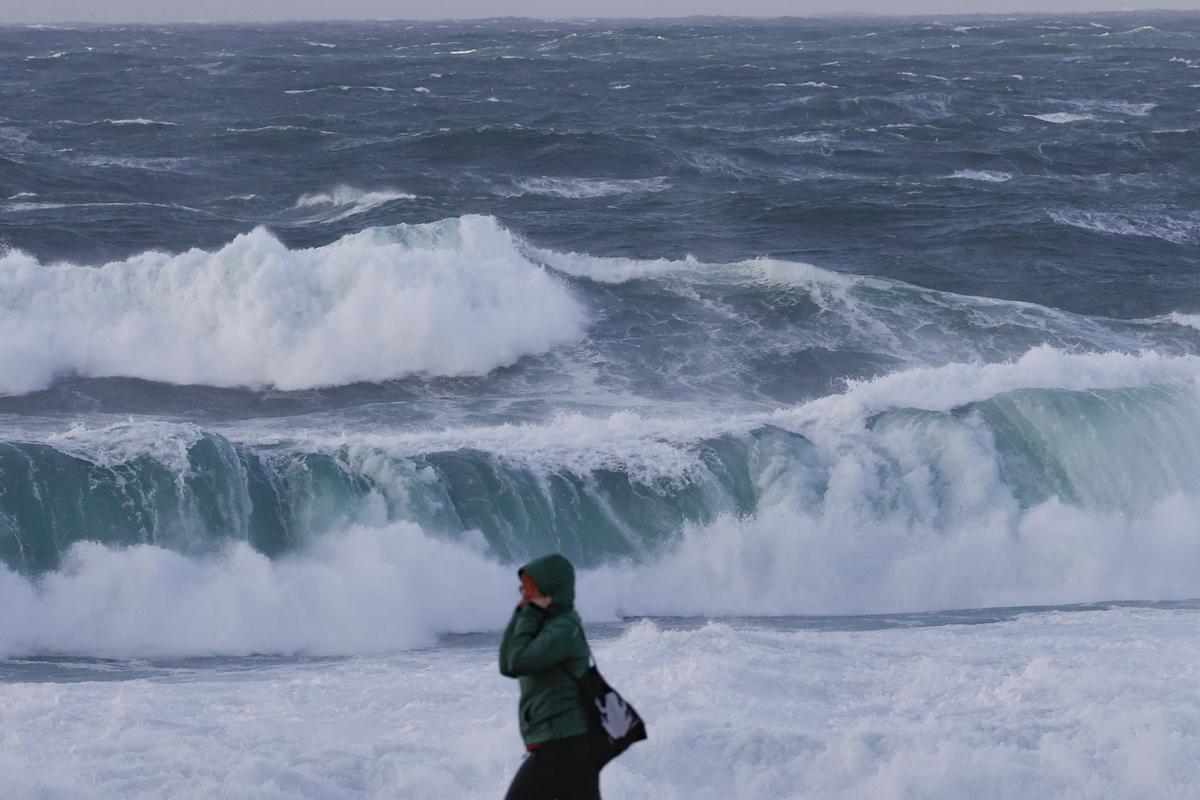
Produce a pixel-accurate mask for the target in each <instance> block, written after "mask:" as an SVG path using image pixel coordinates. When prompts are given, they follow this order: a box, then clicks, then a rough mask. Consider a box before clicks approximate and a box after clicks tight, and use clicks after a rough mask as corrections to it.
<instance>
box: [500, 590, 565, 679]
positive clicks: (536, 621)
mask: <svg viewBox="0 0 1200 800" xmlns="http://www.w3.org/2000/svg"><path fill="white" fill-rule="evenodd" d="M510 631H511V633H510ZM579 635H580V633H579V629H578V627H577V626H576V625H575V624H574V623H572V622H571V620H569V619H567V618H566V617H565V616H560V617H556V618H554V619H550V620H547V619H546V614H545V612H543V611H542V610H541V609H539V608H537V607H536V606H532V605H527V606H525V607H524V608H521V609H520V610H518V611H517V612H516V613H515V614H514V615H513V619H512V621H511V622H509V630H507V631H505V633H504V644H502V645H501V648H500V660H501V664H500V672H501V673H502V674H504V675H507V676H509V677H512V678H515V677H517V676H520V675H529V674H531V673H534V672H543V671H545V670H548V669H550V668H552V667H556V666H558V665H559V664H562V663H563V662H565V661H566V660H567V659H569V658H570V657H571V653H572V643H573V641H574V638H575V637H577V636H579ZM505 645H507V646H505Z"/></svg>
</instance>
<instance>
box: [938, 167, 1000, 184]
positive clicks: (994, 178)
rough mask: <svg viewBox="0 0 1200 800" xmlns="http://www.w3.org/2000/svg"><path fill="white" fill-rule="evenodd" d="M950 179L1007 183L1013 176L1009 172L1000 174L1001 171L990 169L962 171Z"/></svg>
mask: <svg viewBox="0 0 1200 800" xmlns="http://www.w3.org/2000/svg"><path fill="white" fill-rule="evenodd" d="M948 177H950V178H957V179H959V180H964V181H982V182H984V183H1005V182H1006V181H1011V180H1012V177H1013V176H1012V175H1011V174H1010V173H1008V172H1000V171H999V170H990V169H960V170H958V171H957V172H955V173H954V174H953V175H950V176H948Z"/></svg>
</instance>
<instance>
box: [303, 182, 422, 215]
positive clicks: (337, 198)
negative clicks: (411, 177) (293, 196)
mask: <svg viewBox="0 0 1200 800" xmlns="http://www.w3.org/2000/svg"><path fill="white" fill-rule="evenodd" d="M415 198H416V195H415V194H409V193H408V192H401V191H399V190H397V189H378V190H375V191H364V190H362V189H356V188H355V187H353V186H346V185H342V186H337V187H334V188H333V189H331V190H329V191H328V192H313V193H311V194H303V195H301V196H300V197H299V198H298V199H297V200H296V203H295V204H294V205H293V206H292V208H294V209H307V208H314V209H329V210H330V211H332V212H333V213H332V214H330V215H329V216H324V217H322V219H324V220H325V221H326V222H336V221H338V220H343V219H346V218H348V217H353V216H355V215H356V214H362V213H364V212H366V211H370V210H371V209H373V208H378V207H379V206H382V205H384V204H386V203H392V202H395V201H396V200H413V199H415Z"/></svg>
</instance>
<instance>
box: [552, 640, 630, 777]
mask: <svg viewBox="0 0 1200 800" xmlns="http://www.w3.org/2000/svg"><path fill="white" fill-rule="evenodd" d="M580 633H583V631H582V630H580ZM584 641H585V642H586V641H587V637H586V636H585V637H584ZM591 650H592V649H591V647H589V648H588V669H587V672H585V673H583V677H582V678H576V677H575V676H574V675H572V674H571V671H570V670H569V669H567V668H566V665H564V666H563V668H562V669H563V672H565V673H567V674H568V675H570V676H571V678H572V679H573V680H574V681H575V683H576V684H578V685H579V693H580V695H581V696H582V697H583V707H584V709H585V710H586V712H587V715H588V733H589V734H590V735H591V739H592V752H593V754H594V755H595V757H596V769H598V770H599V769H603V768H604V765H605V764H607V763H608V762H609V761H612V760H613V759H614V758H616V757H617V756H619V755H621V753H623V752H625V750H626V748H628V747H629V746H630V745H631V744H633V743H634V742H640V741H642V740H643V739H645V738H646V723H645V722H643V721H642V718H641V716H640V715H639V714H638V713H637V711H636V710H635V709H634V707H633V706H631V705H629V703H626V702H625V700H624V698H622V697H621V695H619V694H618V693H617V690H616V689H614V688H612V687H611V686H609V685H608V681H606V680H604V676H603V675H601V674H600V670H598V669H596V661H595V660H594V659H593V658H592V657H591Z"/></svg>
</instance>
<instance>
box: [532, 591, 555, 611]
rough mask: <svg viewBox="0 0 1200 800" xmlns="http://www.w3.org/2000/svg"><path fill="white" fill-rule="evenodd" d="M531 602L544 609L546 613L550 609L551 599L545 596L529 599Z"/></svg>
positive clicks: (540, 595)
mask: <svg viewBox="0 0 1200 800" xmlns="http://www.w3.org/2000/svg"><path fill="white" fill-rule="evenodd" d="M529 602H530V603H533V604H534V605H535V606H537V607H538V608H540V609H542V610H543V611H545V610H546V609H547V608H549V607H550V598H549V597H547V596H546V595H544V594H539V595H538V596H537V597H531V598H529Z"/></svg>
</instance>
